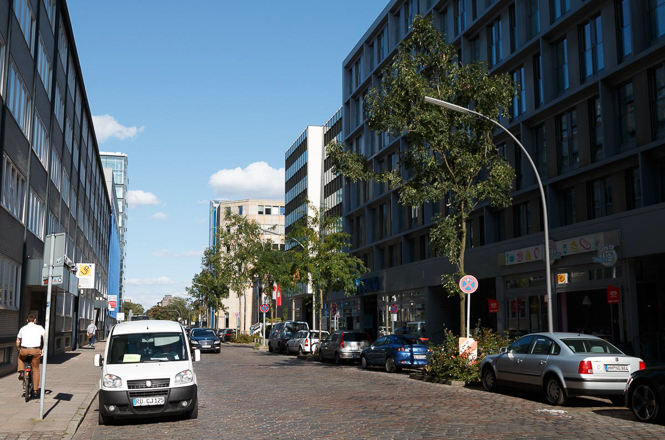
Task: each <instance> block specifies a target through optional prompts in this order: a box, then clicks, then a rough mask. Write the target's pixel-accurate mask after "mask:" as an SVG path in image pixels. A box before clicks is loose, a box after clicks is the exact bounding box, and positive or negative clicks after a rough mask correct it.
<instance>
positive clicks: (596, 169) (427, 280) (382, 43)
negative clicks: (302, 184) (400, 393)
mask: <svg viewBox="0 0 665 440" xmlns="http://www.w3.org/2000/svg"><path fill="white" fill-rule="evenodd" d="M418 13H420V14H429V15H431V17H432V20H433V22H434V23H435V25H436V26H437V27H438V29H439V30H441V31H442V32H443V33H444V34H445V35H446V39H447V41H448V42H449V43H451V44H453V45H455V47H456V48H457V53H458V56H459V58H460V60H461V62H462V63H468V62H472V61H484V62H486V63H487V64H488V66H489V67H490V71H491V72H492V73H507V74H510V75H511V76H512V77H513V79H514V80H515V81H516V82H517V83H518V84H519V86H520V93H519V95H518V97H517V98H516V99H515V100H514V102H513V103H512V105H511V108H510V112H511V117H510V118H509V119H505V120H502V121H501V122H502V124H503V125H504V126H506V127H507V128H508V129H509V130H510V131H511V133H513V134H514V135H515V136H517V137H518V138H519V139H521V141H522V143H523V144H524V145H525V147H526V149H527V150H528V151H529V152H530V154H531V156H532V157H533V158H534V161H535V163H536V166H537V169H538V172H539V173H540V176H541V178H542V179H543V183H544V186H545V191H546V195H547V207H548V210H549V214H548V220H549V225H550V237H551V238H552V241H553V242H554V243H553V245H554V247H556V249H553V253H555V254H559V256H560V258H559V259H557V260H556V261H554V262H553V264H552V273H553V280H550V282H552V283H553V286H554V293H553V304H552V306H553V310H554V322H553V325H554V329H555V330H563V331H566V330H570V331H578V330H580V331H584V332H587V333H594V334H598V335H601V336H603V337H606V338H608V339H610V340H612V341H614V342H615V343H617V344H618V345H621V346H623V347H625V348H626V350H628V351H631V352H634V353H638V354H640V355H641V356H643V357H645V358H647V359H654V358H658V357H660V359H661V360H662V359H663V357H664V356H665V344H664V343H663V341H664V340H665V339H664V338H663V336H664V335H665V332H664V329H663V327H662V324H661V323H662V322H663V318H665V312H664V310H665V283H664V282H663V280H662V279H661V278H660V277H659V276H658V274H659V273H662V272H663V271H664V270H665V240H662V239H660V238H659V237H660V226H661V225H662V223H663V221H665V203H664V202H665V147H664V140H663V139H665V111H664V110H663V109H664V108H665V65H664V63H663V60H664V59H665V21H664V20H663V17H664V16H665V4H661V3H660V2H647V1H638V0H594V1H589V0H586V1H583V0H566V1H563V0H529V1H526V0H515V1H485V0H456V1H447V0H440V1H435V0H422V1H418V0H408V1H404V0H391V1H390V2H389V3H388V5H387V6H386V7H385V9H384V10H383V11H382V13H381V14H380V15H379V17H377V19H376V20H375V21H374V23H372V25H371V26H370V27H369V29H368V30H367V32H366V33H365V34H364V35H363V37H362V38H361V40H360V41H359V42H358V43H357V44H356V46H355V47H354V48H353V49H352V50H351V52H350V53H349V55H348V56H347V58H346V59H345V60H344V62H343V73H344V76H343V78H344V79H343V104H344V139H345V142H346V144H347V148H349V149H354V150H355V151H359V152H362V153H363V154H365V155H366V156H367V157H369V158H370V160H371V162H372V164H373V165H374V166H375V169H390V167H392V166H395V164H396V163H397V161H398V155H399V152H400V151H403V150H405V149H407V148H408V147H409V146H408V144H407V143H406V141H405V139H403V138H402V137H391V136H389V135H387V134H385V133H375V132H372V131H371V130H370V129H369V128H368V127H367V125H366V123H365V121H364V120H363V118H364V115H363V109H362V103H363V98H364V96H365V95H366V93H367V92H368V90H369V89H370V88H371V87H374V86H378V85H379V84H380V78H381V73H382V70H383V68H384V67H385V66H386V64H387V63H388V62H389V60H390V59H391V57H393V56H394V55H395V53H396V51H397V45H398V43H399V42H400V41H401V40H402V39H403V38H405V37H408V35H409V32H410V30H411V28H410V23H411V21H412V20H413V17H414V15H415V14H418ZM495 141H496V144H497V146H498V147H499V152H500V154H503V155H505V157H506V158H507V159H508V160H509V162H510V163H511V164H512V165H513V166H514V168H515V170H516V172H517V176H516V179H515V182H514V187H513V192H512V197H513V205H512V206H511V207H509V208H507V209H492V208H491V207H490V206H487V205H483V206H479V207H478V209H477V210H476V211H475V212H474V213H473V215H472V218H471V220H470V223H469V227H470V229H469V231H470V233H469V236H468V240H467V244H468V247H469V249H468V250H467V260H466V270H467V272H468V273H470V274H473V275H475V276H476V277H477V278H478V279H479V280H480V283H479V284H480V287H479V290H478V291H477V292H476V293H474V294H473V295H471V297H472V302H471V321H472V322H476V321H477V320H478V319H481V320H482V324H483V325H484V326H488V327H494V328H496V329H498V330H508V331H510V332H511V333H513V334H523V333H526V332H530V331H537V330H545V329H547V313H546V307H547V304H546V295H545V290H546V287H545V286H546V284H545V283H546V282H547V281H546V280H545V277H544V274H545V270H544V267H543V264H544V263H543V261H542V259H543V248H542V246H541V244H542V243H543V218H542V214H541V213H542V209H541V204H540V195H539V191H538V188H537V185H536V180H535V174H534V172H532V170H531V169H530V166H529V163H528V161H527V160H526V159H525V158H524V157H523V156H522V155H521V154H520V150H519V148H518V146H517V145H515V143H514V142H513V141H512V140H511V139H509V138H508V136H507V135H505V134H504V133H501V132H498V131H497V132H496V136H495ZM444 209H445V206H444V205H443V204H442V203H440V202H439V203H431V204H426V205H425V206H420V207H410V206H401V205H400V204H399V202H398V194H397V192H396V191H391V190H389V189H388V188H387V187H386V186H385V185H381V184H373V183H369V184H365V183H360V184H354V183H346V185H345V189H344V217H345V228H346V230H348V231H349V232H351V233H352V234H353V245H354V248H353V253H354V254H356V255H358V256H359V257H360V258H362V259H363V260H364V261H365V262H366V264H367V265H368V266H369V267H371V268H372V273H370V274H368V275H367V276H366V277H365V278H364V281H365V284H364V286H362V287H361V288H360V289H359V291H358V292H357V294H356V295H354V296H352V297H348V298H341V297H340V298H337V299H336V300H331V301H337V302H338V309H339V310H340V311H341V314H342V316H343V318H342V320H341V321H342V325H347V326H348V327H354V328H365V329H367V330H369V331H372V332H376V331H377V328H378V327H379V326H390V324H391V323H390V322H388V321H387V320H386V317H387V316H389V315H388V313H387V309H388V307H389V306H392V305H395V306H397V308H398V322H404V321H407V322H423V321H424V322H426V324H427V327H426V330H427V334H428V336H429V337H430V338H431V339H432V340H434V341H438V340H440V339H441V338H442V336H443V330H444V328H450V329H452V330H457V329H458V328H459V317H458V302H457V301H456V300H455V299H452V300H451V299H449V298H448V297H447V295H446V294H445V293H444V292H443V290H442V288H441V280H440V276H441V274H442V273H446V272H453V269H452V267H451V265H450V264H449V263H448V262H447V260H446V259H445V258H443V257H437V256H435V255H433V253H432V251H431V249H430V245H429V227H430V225H431V219H432V216H433V215H434V214H435V213H439V212H444ZM617 288H618V289H617ZM617 290H618V291H619V295H618V296H619V297H620V298H619V299H617V296H616V295H611V296H608V292H609V291H617ZM608 297H609V298H610V299H609V300H608ZM488 300H497V301H498V306H499V307H498V312H497V313H490V310H489V306H488ZM340 302H341V303H342V304H341V305H340V304H339V303H340Z"/></svg>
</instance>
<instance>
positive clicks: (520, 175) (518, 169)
mask: <svg viewBox="0 0 665 440" xmlns="http://www.w3.org/2000/svg"><path fill="white" fill-rule="evenodd" d="M516 137H517V140H518V141H519V140H521V135H517V136H516ZM514 152H515V189H522V188H523V187H524V172H523V171H522V149H521V148H520V146H519V145H518V144H517V143H515V144H514Z"/></svg>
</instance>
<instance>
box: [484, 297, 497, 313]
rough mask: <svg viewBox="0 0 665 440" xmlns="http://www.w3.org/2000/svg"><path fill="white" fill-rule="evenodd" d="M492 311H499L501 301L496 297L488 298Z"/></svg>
mask: <svg viewBox="0 0 665 440" xmlns="http://www.w3.org/2000/svg"><path fill="white" fill-rule="evenodd" d="M487 302H488V303H489V308H490V313H499V301H498V300H496V299H488V300H487Z"/></svg>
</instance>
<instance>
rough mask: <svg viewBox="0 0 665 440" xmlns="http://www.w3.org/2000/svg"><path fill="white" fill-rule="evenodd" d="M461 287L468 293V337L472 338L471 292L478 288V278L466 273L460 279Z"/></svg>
mask: <svg viewBox="0 0 665 440" xmlns="http://www.w3.org/2000/svg"><path fill="white" fill-rule="evenodd" d="M459 288H460V289H462V292H464V293H466V337H467V339H469V338H470V333H469V327H471V296H470V295H471V294H472V293H473V292H475V291H476V290H478V280H477V279H476V277H474V276H473V275H464V276H463V277H462V278H461V279H460V280H459Z"/></svg>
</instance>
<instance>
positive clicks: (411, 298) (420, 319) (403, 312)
mask: <svg viewBox="0 0 665 440" xmlns="http://www.w3.org/2000/svg"><path fill="white" fill-rule="evenodd" d="M426 300H427V295H426V293H425V292H408V293H398V294H395V295H383V296H380V297H379V299H378V308H379V336H382V335H383V334H384V333H385V334H392V333H393V332H394V331H397V330H399V329H401V328H402V326H403V325H404V324H406V327H407V331H408V332H409V333H411V334H414V335H416V336H419V337H428V336H427V327H426V325H425V302H426ZM392 306H397V313H396V318H397V320H396V321H393V314H392V310H391V307H392Z"/></svg>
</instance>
